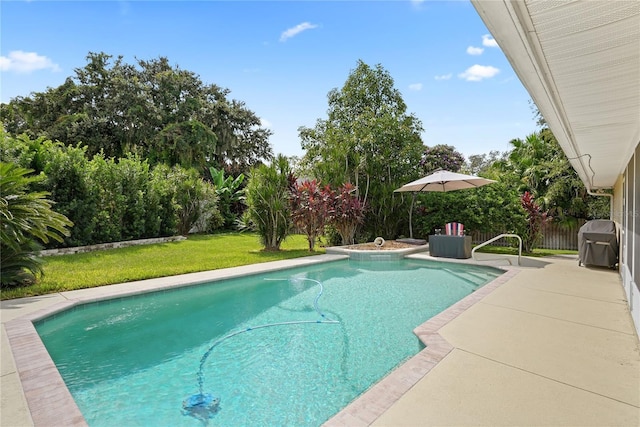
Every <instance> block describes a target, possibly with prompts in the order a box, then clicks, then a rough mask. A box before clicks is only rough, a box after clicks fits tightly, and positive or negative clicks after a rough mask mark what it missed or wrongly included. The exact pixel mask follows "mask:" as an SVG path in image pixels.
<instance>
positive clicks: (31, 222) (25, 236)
mask: <svg viewBox="0 0 640 427" xmlns="http://www.w3.org/2000/svg"><path fill="white" fill-rule="evenodd" d="M31 172H33V171H32V170H29V169H24V168H21V167H19V166H17V165H15V164H13V163H0V219H1V220H2V225H1V226H0V251H1V252H0V262H1V265H0V285H2V286H10V285H17V284H24V283H29V282H32V281H33V280H34V279H35V275H36V274H42V272H43V270H42V261H41V259H40V258H39V257H38V256H37V250H38V249H40V245H39V244H38V241H40V242H42V243H48V242H49V239H54V240H57V241H59V242H61V241H62V239H63V236H68V235H69V230H68V229H67V227H70V226H72V225H73V223H72V222H71V221H69V219H68V218H67V217H66V216H64V215H62V214H60V213H57V212H54V211H53V210H52V209H51V206H52V204H53V202H51V201H50V200H47V199H46V198H45V197H46V196H47V195H48V193H46V192H31V193H29V192H28V187H29V185H30V184H31V183H33V182H35V181H37V180H39V179H40V178H39V177H37V176H27V175H28V174H29V173H31Z"/></svg>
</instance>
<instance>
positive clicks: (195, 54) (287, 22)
mask: <svg viewBox="0 0 640 427" xmlns="http://www.w3.org/2000/svg"><path fill="white" fill-rule="evenodd" d="M0 25H1V28H0V36H1V38H0V79H1V80H0V101H1V102H8V101H9V100H10V99H11V98H13V97H15V96H28V95H29V94H30V93H31V92H40V91H44V90H45V89H46V88H47V87H56V86H58V85H60V84H62V83H63V82H64V80H65V78H66V77H68V76H71V75H73V74H74V71H73V70H74V69H75V68H81V67H84V65H86V56H87V53H88V52H105V53H107V54H110V55H113V56H114V57H116V56H118V55H122V56H123V57H124V60H125V62H128V63H134V61H135V58H139V59H145V60H148V59H154V58H158V57H159V56H165V57H167V58H168V59H169V61H170V62H171V64H172V65H174V66H175V65H177V66H179V67H180V68H182V69H186V70H189V71H193V72H195V73H196V74H198V75H199V76H200V78H201V79H202V81H203V82H205V83H207V84H209V83H211V84H217V85H218V86H221V87H224V88H227V89H229V90H230V91H231V93H230V95H229V97H230V98H233V99H238V100H240V101H244V102H245V103H246V106H247V107H248V108H249V109H251V110H252V111H254V112H255V113H256V114H257V115H258V116H259V117H260V118H261V120H262V122H263V125H264V126H266V127H268V128H270V129H271V130H272V132H273V136H272V137H271V138H270V142H271V144H272V146H273V149H274V152H275V153H282V154H285V155H289V156H291V155H298V156H299V155H302V154H303V152H302V149H301V147H300V140H299V138H298V130H297V129H298V127H300V126H307V127H313V126H314V125H315V122H316V120H317V119H320V118H322V119H324V118H326V117H327V114H326V111H327V106H328V105H327V93H328V92H329V91H330V90H331V89H333V88H340V87H342V85H343V84H344V83H345V81H346V79H347V77H348V76H349V72H350V71H352V70H353V69H354V68H355V67H356V65H357V61H358V60H359V59H361V60H363V61H364V62H365V63H367V64H369V65H370V66H374V65H376V64H381V65H382V66H383V67H384V68H385V69H386V70H387V71H388V72H389V73H390V74H391V77H392V78H393V79H394V83H395V87H396V88H397V89H398V90H400V92H401V93H402V95H403V98H404V101H405V103H406V104H407V107H408V111H409V112H410V113H414V114H415V115H416V116H417V117H418V118H419V119H420V120H421V121H422V124H423V127H424V133H423V135H422V137H423V141H424V143H425V144H426V145H429V146H433V145H436V144H449V145H453V146H454V147H456V149H457V150H458V151H460V152H461V153H463V154H464V155H465V156H469V155H471V154H484V153H488V152H489V151H491V150H499V151H506V150H508V149H510V146H509V143H508V142H509V141H510V140H511V139H513V138H524V137H526V135H528V134H530V133H532V132H533V131H535V130H536V126H535V121H534V118H533V112H532V111H531V107H530V106H529V99H530V97H529V95H528V93H527V92H526V90H525V89H524V87H523V86H522V84H521V83H520V81H519V80H518V78H517V76H516V75H515V73H514V72H513V71H512V69H511V66H510V65H509V63H508V61H507V59H506V58H505V56H504V54H503V53H502V52H501V50H500V48H499V47H498V46H497V45H496V44H495V41H494V40H493V38H492V37H491V36H490V35H489V31H488V30H487V28H486V27H485V26H484V23H483V22H482V20H481V19H480V17H479V16H478V14H477V13H476V11H475V9H474V8H473V6H472V5H471V3H469V2H468V1H442V2H436V1H429V0H427V1H66V2H62V1H37V0H34V1H2V3H1V4H0Z"/></svg>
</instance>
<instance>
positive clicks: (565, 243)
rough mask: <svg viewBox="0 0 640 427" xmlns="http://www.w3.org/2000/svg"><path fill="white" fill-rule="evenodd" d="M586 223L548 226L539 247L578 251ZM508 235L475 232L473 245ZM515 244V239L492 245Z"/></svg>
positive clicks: (544, 230)
mask: <svg viewBox="0 0 640 427" xmlns="http://www.w3.org/2000/svg"><path fill="white" fill-rule="evenodd" d="M584 223H585V221H581V222H579V223H578V224H577V225H576V226H573V227H571V228H566V227H560V226H559V225H558V224H554V223H551V224H547V225H545V226H544V228H543V230H542V236H543V237H542V242H541V243H540V244H539V245H538V246H537V247H538V248H541V249H562V250H574V251H577V250H578V230H579V229H580V227H582V225H583V224H584ZM503 233H507V231H494V232H489V233H479V232H475V233H473V234H472V238H473V244H474V245H477V244H480V243H482V242H486V241H487V240H489V239H491V238H493V237H495V236H498V235H500V234H503ZM514 243H515V239H513V238H504V239H500V240H497V241H495V242H493V243H492V245H495V246H511V245H512V244H514Z"/></svg>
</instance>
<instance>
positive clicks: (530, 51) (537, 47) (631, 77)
mask: <svg viewBox="0 0 640 427" xmlns="http://www.w3.org/2000/svg"><path fill="white" fill-rule="evenodd" d="M472 3H473V4H474V6H475V7H476V10H477V11H478V13H479V14H480V16H481V18H482V19H483V21H484V22H485V24H486V25H487V28H489V30H490V31H491V32H492V34H493V36H494V37H495V39H496V41H497V42H498V44H499V45H500V47H501V48H502V50H503V52H504V53H505V55H506V56H507V58H508V59H509V61H510V63H511V65H512V67H513V69H514V71H515V72H516V74H518V76H519V78H520V80H521V81H522V83H523V84H524V85H525V87H526V88H527V90H528V91H529V94H530V95H531V97H532V98H533V100H534V102H535V103H536V105H537V106H538V108H539V110H540V112H541V113H542V115H543V117H544V118H545V120H546V121H547V123H548V125H549V127H550V128H551V130H552V131H553V133H554V135H555V136H556V138H557V139H558V142H559V143H560V145H561V146H562V148H563V150H564V151H565V153H566V154H567V157H569V158H570V161H571V163H572V165H573V166H574V168H575V169H576V170H577V171H578V174H579V175H580V177H581V179H582V180H583V181H584V183H585V185H586V186H587V188H589V189H597V188H610V187H613V185H614V184H615V182H616V180H617V178H618V176H619V175H620V174H621V173H622V172H623V171H624V169H625V167H626V165H627V163H628V161H629V159H630V158H631V155H632V154H633V152H634V149H635V147H636V145H637V144H638V142H639V141H640V2H638V1H635V0H633V1H607V0H592V1H551V0H525V1H507V0H501V1H495V0H493V1H492V0H489V1H483V0H472Z"/></svg>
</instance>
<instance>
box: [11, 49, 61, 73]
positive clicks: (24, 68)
mask: <svg viewBox="0 0 640 427" xmlns="http://www.w3.org/2000/svg"><path fill="white" fill-rule="evenodd" d="M46 69H50V70H51V71H60V67H59V66H58V64H54V63H53V62H52V61H51V60H50V59H49V58H47V57H46V56H42V55H38V54H37V53H35V52H24V51H22V50H13V51H11V52H9V56H0V71H15V72H16V73H30V72H32V71H36V70H46Z"/></svg>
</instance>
